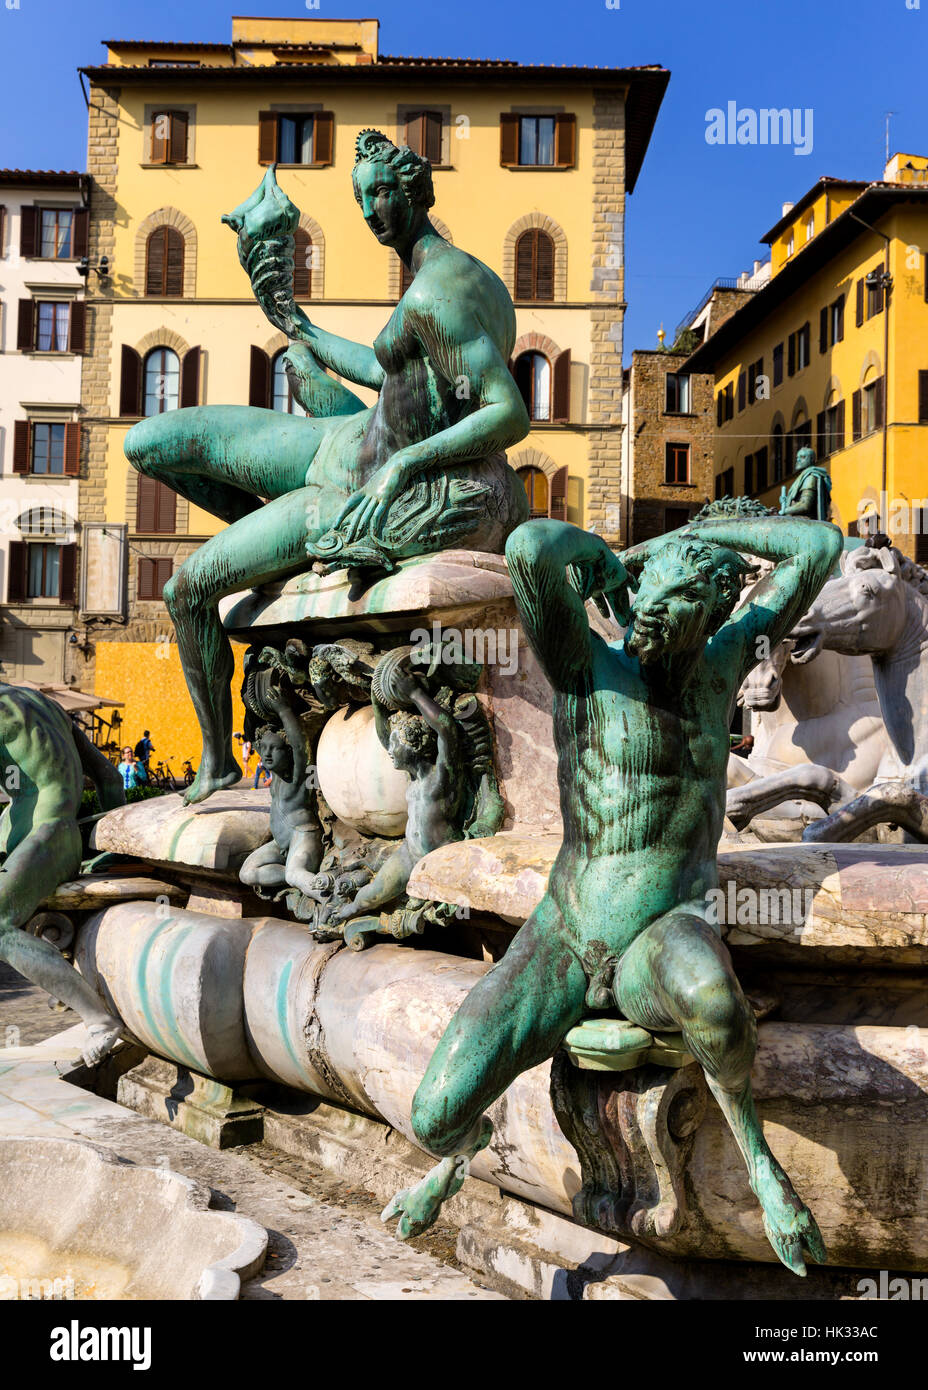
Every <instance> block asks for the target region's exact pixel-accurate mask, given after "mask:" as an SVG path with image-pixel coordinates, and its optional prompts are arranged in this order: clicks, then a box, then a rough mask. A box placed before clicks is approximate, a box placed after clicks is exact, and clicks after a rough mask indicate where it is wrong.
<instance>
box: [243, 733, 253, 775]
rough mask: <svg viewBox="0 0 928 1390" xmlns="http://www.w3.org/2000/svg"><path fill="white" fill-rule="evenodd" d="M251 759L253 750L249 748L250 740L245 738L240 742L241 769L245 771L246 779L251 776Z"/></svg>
mask: <svg viewBox="0 0 928 1390" xmlns="http://www.w3.org/2000/svg"><path fill="white" fill-rule="evenodd" d="M253 757H254V749H253V748H252V746H251V739H250V738H246V739H244V740H243V741H242V767H243V768H244V770H245V776H246V777H249V776H250V775H251V760H252V758H253Z"/></svg>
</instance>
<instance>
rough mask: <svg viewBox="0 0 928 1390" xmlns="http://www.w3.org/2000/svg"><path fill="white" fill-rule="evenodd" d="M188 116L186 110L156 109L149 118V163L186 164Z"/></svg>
mask: <svg viewBox="0 0 928 1390" xmlns="http://www.w3.org/2000/svg"><path fill="white" fill-rule="evenodd" d="M189 125H190V116H189V113H188V112H186V111H156V112H154V113H153V115H152V118H151V163H152V164H186V163H187V137H188V133H189Z"/></svg>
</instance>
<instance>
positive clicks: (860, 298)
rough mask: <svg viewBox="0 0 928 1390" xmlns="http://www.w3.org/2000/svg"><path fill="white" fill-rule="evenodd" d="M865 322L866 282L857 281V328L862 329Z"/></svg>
mask: <svg viewBox="0 0 928 1390" xmlns="http://www.w3.org/2000/svg"><path fill="white" fill-rule="evenodd" d="M863 321H864V282H863V280H858V281H857V327H858V328H860V326H861V324H862V323H863Z"/></svg>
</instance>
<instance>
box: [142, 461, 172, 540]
mask: <svg viewBox="0 0 928 1390" xmlns="http://www.w3.org/2000/svg"><path fill="white" fill-rule="evenodd" d="M176 520H177V493H176V492H175V491H174V489H173V488H170V487H168V486H167V484H166V483H162V482H161V481H160V480H159V479H157V478H148V477H146V476H145V475H144V474H140V475H139V481H138V493H137V495H136V505H135V529H136V531H138V532H139V533H140V534H141V535H146V536H149V535H173V534H174V531H175V529H176Z"/></svg>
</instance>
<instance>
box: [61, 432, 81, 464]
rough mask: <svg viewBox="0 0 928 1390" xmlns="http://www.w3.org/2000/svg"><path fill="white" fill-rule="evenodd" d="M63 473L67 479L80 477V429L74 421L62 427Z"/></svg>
mask: <svg viewBox="0 0 928 1390" xmlns="http://www.w3.org/2000/svg"><path fill="white" fill-rule="evenodd" d="M64 471H65V475H66V477H68V478H77V477H79V476H80V471H81V427H80V424H79V423H78V422H77V421H76V420H75V421H71V422H70V423H69V424H67V425H65V427H64Z"/></svg>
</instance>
